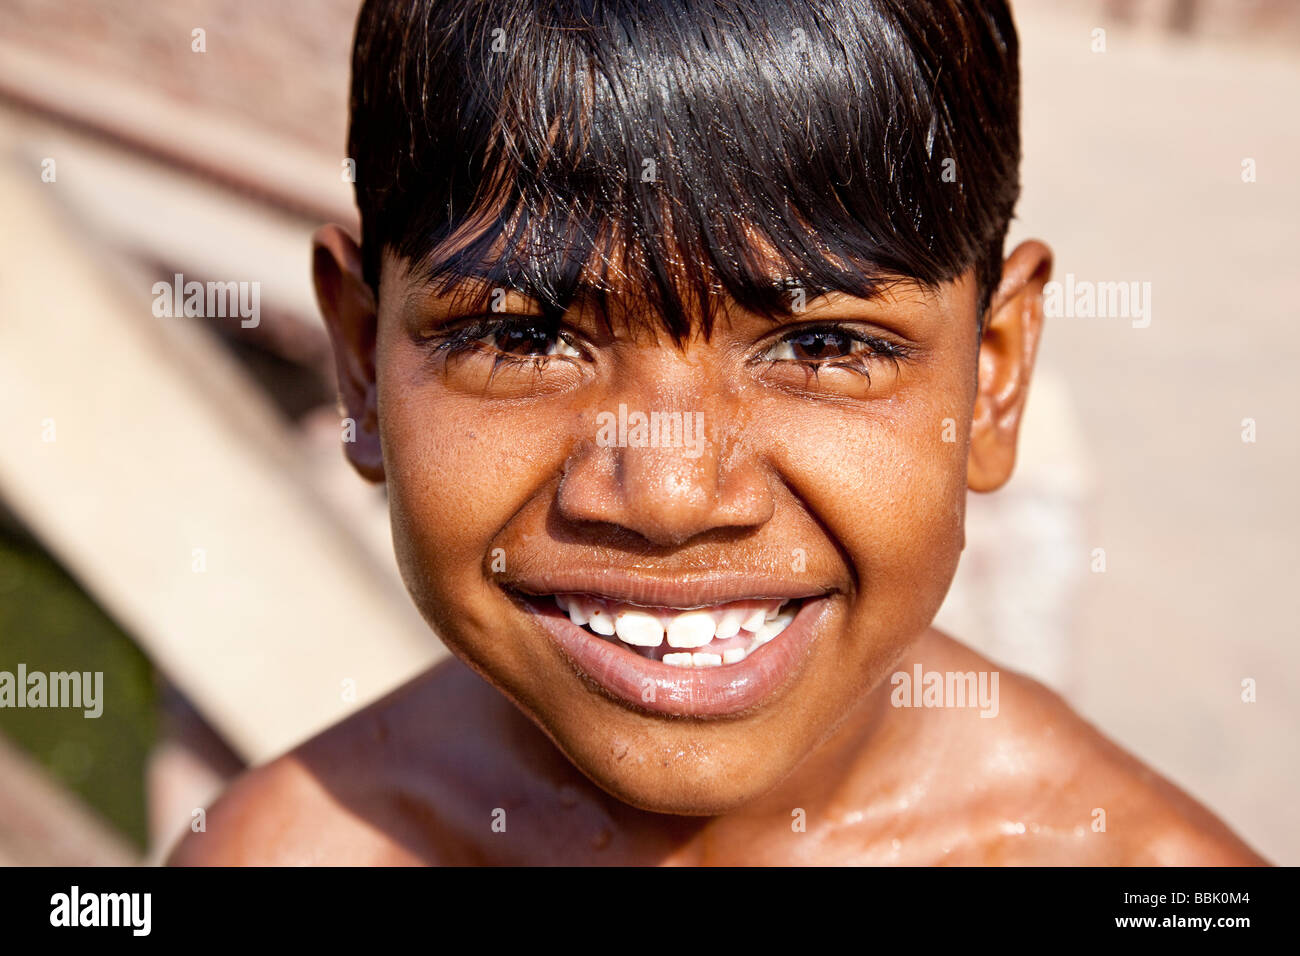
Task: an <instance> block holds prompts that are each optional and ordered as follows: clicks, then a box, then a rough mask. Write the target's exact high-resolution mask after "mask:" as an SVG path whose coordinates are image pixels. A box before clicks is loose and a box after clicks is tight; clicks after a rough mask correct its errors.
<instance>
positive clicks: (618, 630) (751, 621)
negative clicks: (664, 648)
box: [555, 594, 798, 667]
mask: <svg viewBox="0 0 1300 956" xmlns="http://www.w3.org/2000/svg"><path fill="white" fill-rule="evenodd" d="M555 603H556V606H558V607H559V608H560V609H561V610H563V611H564V612H566V613H567V614H568V615H569V620H571V621H572V622H573V623H574V624H575V625H577V626H578V627H582V626H584V625H585V626H586V627H587V628H588V629H590V630H591V631H592V632H594V633H596V634H599V635H600V636H601V637H613V636H615V635H617V636H618V639H619V640H620V641H622V642H623V643H624V644H630V645H632V646H634V647H659V646H661V645H662V644H663V642H664V638H665V637H667V639H668V646H669V647H674V648H682V649H683V651H684V653H672V654H665V655H664V656H663V662H664V663H665V664H668V665H669V666H671V667H718V666H720V665H722V664H735V663H738V662H740V661H743V660H744V659H745V658H746V657H747V656H749V654H751V653H753V652H754V651H755V650H757V649H758V648H759V647H762V646H763V645H764V644H766V643H768V642H769V641H771V640H772V639H773V638H774V637H776V636H777V635H778V634H780V633H781V632H782V631H784V630H785V629H786V628H787V627H789V626H790V623H791V622H792V621H793V620H794V619H795V616H796V614H797V612H798V605H797V604H796V605H795V606H793V607H791V606H789V604H788V602H785V601H779V602H775V601H762V602H745V603H743V604H740V605H739V606H732V607H728V608H726V609H725V610H705V609H698V608H697V609H695V610H691V611H680V612H676V613H674V612H673V611H672V609H666V608H659V609H649V608H646V609H642V608H636V607H635V606H632V607H628V606H627V605H622V607H628V609H627V610H619V608H620V605H618V604H614V605H613V606H612V607H611V606H610V605H609V603H608V602H606V601H603V600H597V599H594V598H588V597H584V596H582V595H578V594H557V595H555ZM742 628H743V629H744V630H745V631H748V632H750V635H752V640H750V641H749V646H748V647H732V648H728V649H727V650H725V651H723V652H721V653H715V652H713V651H695V652H694V653H691V651H693V650H694V649H695V648H704V647H707V646H708V645H709V644H710V643H712V641H713V640H714V638H715V637H716V638H717V639H719V640H728V639H730V638H733V637H735V636H736V635H737V634H739V633H740V632H741V629H742ZM750 635H746V636H750Z"/></svg>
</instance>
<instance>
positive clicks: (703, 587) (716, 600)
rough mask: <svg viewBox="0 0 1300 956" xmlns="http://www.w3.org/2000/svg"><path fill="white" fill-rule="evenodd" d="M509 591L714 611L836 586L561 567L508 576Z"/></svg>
mask: <svg viewBox="0 0 1300 956" xmlns="http://www.w3.org/2000/svg"><path fill="white" fill-rule="evenodd" d="M503 583H504V584H505V586H506V587H508V588H510V589H511V590H514V591H517V592H520V593H522V594H524V595H532V596H543V595H551V594H590V595H593V596H596V597H603V598H607V599H609V600H611V601H617V602H619V603H621V604H637V605H641V606H642V607H671V608H679V609H682V610H687V609H690V608H702V607H713V606H715V605H718V604H727V603H729V602H731V601H742V600H746V599H754V600H775V599H784V600H795V599H799V598H808V597H820V596H822V595H824V594H828V593H830V591H831V590H833V589H832V588H825V587H817V586H815V585H810V584H809V583H808V582H806V581H794V580H790V579H788V578H782V577H779V576H775V575H772V574H750V573H742V572H735V571H733V572H727V573H716V572H715V573H705V574H692V573H680V574H674V575H673V576H672V577H671V578H669V577H665V576H663V575H662V574H660V573H652V572H647V571H643V570H638V571H628V570H621V569H618V568H594V569H569V570H566V569H563V568H557V569H554V570H550V571H547V572H545V573H542V574H538V575H535V576H527V577H519V578H507V579H506V580H505V581H504V582H503Z"/></svg>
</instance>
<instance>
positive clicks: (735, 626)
mask: <svg viewBox="0 0 1300 956" xmlns="http://www.w3.org/2000/svg"><path fill="white" fill-rule="evenodd" d="M744 617H745V612H744V611H743V610H741V609H740V608H735V607H731V608H727V610H725V611H723V612H722V613H721V614H719V615H718V628H717V633H718V639H719V640H726V639H727V638H729V637H735V636H736V635H737V634H739V633H740V622H741V621H742V620H744Z"/></svg>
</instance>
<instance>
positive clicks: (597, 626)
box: [587, 608, 658, 637]
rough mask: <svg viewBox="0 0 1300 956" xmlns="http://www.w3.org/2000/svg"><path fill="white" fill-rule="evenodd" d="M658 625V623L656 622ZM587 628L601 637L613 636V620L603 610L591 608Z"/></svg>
mask: <svg viewBox="0 0 1300 956" xmlns="http://www.w3.org/2000/svg"><path fill="white" fill-rule="evenodd" d="M656 623H658V622H656ZM587 626H588V627H589V628H591V629H592V630H593V631H595V632H596V633H597V634H599V635H600V636H601V637H613V636H614V618H613V617H612V616H610V615H609V614H608V613H607V612H606V611H605V610H604V609H603V608H593V609H592V612H591V617H590V618H589V619H588V620H587Z"/></svg>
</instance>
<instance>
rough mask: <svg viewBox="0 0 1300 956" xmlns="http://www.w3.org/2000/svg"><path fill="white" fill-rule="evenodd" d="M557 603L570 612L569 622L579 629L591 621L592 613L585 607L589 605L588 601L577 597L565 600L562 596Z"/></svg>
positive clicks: (557, 599)
mask: <svg viewBox="0 0 1300 956" xmlns="http://www.w3.org/2000/svg"><path fill="white" fill-rule="evenodd" d="M556 601H557V603H559V604H560V607H561V608H563V609H564V610H565V611H568V612H569V620H570V621H572V622H573V623H574V624H576V625H578V627H582V625H584V624H586V623H587V621H588V620H590V618H591V614H590V611H589V609H588V608H587V607H585V606H584V605H585V604H586V603H587V602H586V601H583V600H581V599H580V598H576V597H573V598H568V599H565V598H564V595H560V597H558V598H556Z"/></svg>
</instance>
